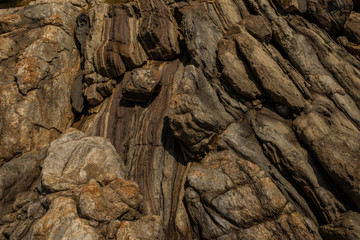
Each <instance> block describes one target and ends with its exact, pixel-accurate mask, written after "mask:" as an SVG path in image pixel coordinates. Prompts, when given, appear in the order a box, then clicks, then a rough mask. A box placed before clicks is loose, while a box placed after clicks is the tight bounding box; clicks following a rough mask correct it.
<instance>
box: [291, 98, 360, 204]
mask: <svg viewBox="0 0 360 240" xmlns="http://www.w3.org/2000/svg"><path fill="white" fill-rule="evenodd" d="M294 127H295V130H296V133H297V135H298V136H299V137H300V139H301V140H302V141H303V142H304V143H306V145H307V146H308V147H309V148H310V149H311V151H312V152H313V153H314V154H315V156H316V157H317V159H318V160H319V161H320V163H321V165H322V166H323V168H324V170H325V171H326V172H327V173H328V174H329V175H330V177H331V178H332V179H333V181H334V182H335V183H337V184H338V187H339V188H340V189H341V190H342V191H344V193H345V194H346V195H347V197H348V198H349V199H351V200H352V201H353V203H354V204H355V205H356V206H357V207H358V208H359V201H358V199H359V197H360V196H359V193H360V191H359V188H360V185H359V180H360V176H359V171H358V170H357V169H359V156H360V155H359V153H360V152H359V151H360V145H359V139H360V134H359V130H358V129H357V128H356V127H355V126H354V125H353V123H352V122H351V121H349V120H347V119H346V117H345V116H344V115H343V114H342V113H341V112H340V111H339V110H337V109H336V108H335V106H334V105H333V104H332V103H331V102H329V101H324V100H323V101H319V104H318V105H313V106H312V107H309V109H307V110H306V111H305V112H304V113H303V114H302V115H301V116H299V117H298V118H297V119H296V120H295V121H294Z"/></svg>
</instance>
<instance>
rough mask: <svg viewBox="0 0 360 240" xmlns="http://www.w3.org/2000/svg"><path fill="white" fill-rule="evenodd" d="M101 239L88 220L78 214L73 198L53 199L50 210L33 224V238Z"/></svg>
mask: <svg viewBox="0 0 360 240" xmlns="http://www.w3.org/2000/svg"><path fill="white" fill-rule="evenodd" d="M56 238H59V239H89V240H90V239H91V240H92V239H101V237H100V236H99V235H98V234H97V233H96V231H95V229H94V228H92V227H91V226H89V224H88V222H87V221H86V220H84V219H81V218H79V217H78V215H77V210H76V203H75V201H74V200H72V199H71V198H66V197H59V198H56V199H54V200H53V202H52V203H51V205H50V209H49V211H48V212H47V213H46V215H45V216H44V217H42V218H41V219H40V220H39V221H38V222H36V224H35V225H34V226H33V229H32V234H31V239H56Z"/></svg>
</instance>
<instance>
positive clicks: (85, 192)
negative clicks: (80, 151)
mask: <svg viewBox="0 0 360 240" xmlns="http://www.w3.org/2000/svg"><path fill="white" fill-rule="evenodd" d="M115 181H116V182H113V183H110V184H109V185H107V186H106V187H104V188H101V187H100V185H99V184H98V183H97V182H96V181H95V180H91V181H90V183H89V185H87V186H85V187H84V188H83V189H82V190H81V192H80V195H79V202H78V209H79V215H80V216H81V217H83V218H86V219H94V220H96V221H100V222H110V221H112V220H115V219H120V218H121V217H123V216H124V215H125V214H127V216H126V217H127V218H129V220H133V219H136V218H137V217H138V216H139V213H136V210H135V209H138V208H139V206H140V203H141V202H142V196H141V195H140V193H139V188H138V186H136V185H135V186H134V183H133V182H130V181H128V184H129V185H130V187H127V188H126V189H124V188H122V186H121V183H122V182H124V180H115ZM125 182H126V181H125ZM131 185H132V186H131ZM116 190H117V191H116ZM118 192H119V193H120V194H118ZM124 192H125V193H128V192H129V193H130V194H131V192H134V193H135V194H136V193H137V194H138V196H135V198H137V199H135V201H133V202H132V204H131V206H132V207H133V208H135V209H132V208H131V207H129V206H128V205H127V204H126V203H124V202H123V201H122V198H123V199H125V201H126V200H128V199H126V198H130V199H131V198H134V196H131V195H130V194H129V196H126V195H125V194H124ZM135 194H133V195H135ZM124 195H125V196H124ZM121 197H122V198H121ZM136 200H137V201H136ZM130 215H132V216H130ZM132 218H133V219H132Z"/></svg>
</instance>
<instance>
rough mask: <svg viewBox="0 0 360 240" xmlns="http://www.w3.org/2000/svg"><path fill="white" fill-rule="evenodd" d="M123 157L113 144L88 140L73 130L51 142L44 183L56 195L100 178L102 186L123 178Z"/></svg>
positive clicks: (43, 178) (45, 166)
mask: <svg viewBox="0 0 360 240" xmlns="http://www.w3.org/2000/svg"><path fill="white" fill-rule="evenodd" d="M121 164H122V163H121V158H120V156H119V155H118V153H117V152H116V150H115V148H114V147H113V146H112V145H111V143H110V141H109V140H107V139H105V138H101V137H86V136H85V134H83V133H82V132H80V131H78V130H75V129H69V130H67V131H66V133H64V134H63V135H62V136H61V137H60V138H58V139H57V140H55V141H54V142H52V143H51V145H50V148H49V153H48V156H47V157H46V159H45V160H44V163H43V169H42V176H41V180H42V184H43V186H44V187H45V188H47V189H49V190H50V191H52V192H56V191H62V190H68V189H71V188H74V187H76V186H77V185H79V184H86V183H88V181H89V180H90V179H96V180H97V181H98V182H99V183H100V184H101V185H106V184H107V183H110V182H111V181H113V180H115V179H118V178H122V177H123V173H122V171H121Z"/></svg>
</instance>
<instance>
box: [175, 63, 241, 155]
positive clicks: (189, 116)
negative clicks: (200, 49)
mask: <svg viewBox="0 0 360 240" xmlns="http://www.w3.org/2000/svg"><path fill="white" fill-rule="evenodd" d="M175 94H176V95H175V96H174V97H173V99H172V102H171V113H170V116H169V118H170V126H171V128H172V130H173V131H174V135H175V136H176V137H178V138H179V139H180V140H182V141H183V143H184V144H185V145H186V147H188V148H189V150H190V151H191V153H193V154H196V155H197V154H200V153H201V152H206V151H208V150H209V147H210V142H211V140H212V138H213V137H214V136H215V135H216V134H217V133H220V132H221V131H222V130H225V128H226V127H227V126H228V125H229V124H230V123H231V122H234V121H235V119H234V118H233V117H232V116H231V115H230V114H229V113H227V112H226V110H225V108H224V106H223V105H222V104H221V103H220V101H219V99H218V98H217V97H216V93H215V90H214V89H213V88H212V86H211V85H210V83H209V82H208V81H207V79H206V77H205V76H204V74H203V73H202V72H201V71H200V70H198V69H197V68H195V67H194V66H193V65H188V66H186V68H185V71H184V75H183V77H182V80H181V82H180V83H179V85H178V87H177V89H176V92H175Z"/></svg>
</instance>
